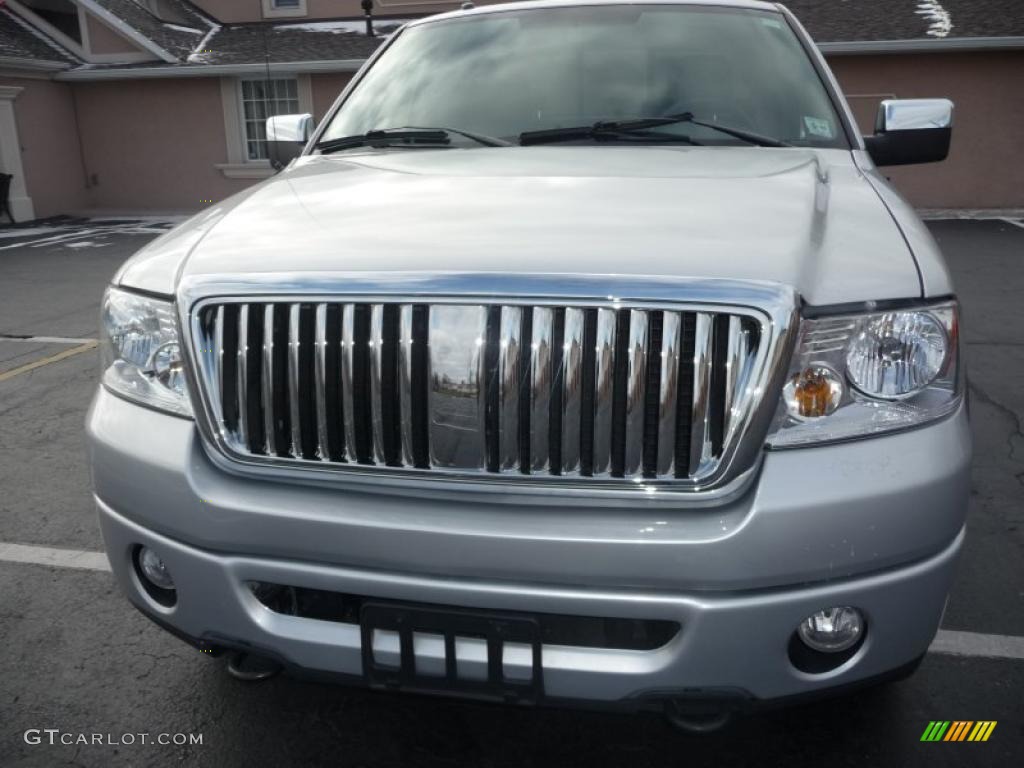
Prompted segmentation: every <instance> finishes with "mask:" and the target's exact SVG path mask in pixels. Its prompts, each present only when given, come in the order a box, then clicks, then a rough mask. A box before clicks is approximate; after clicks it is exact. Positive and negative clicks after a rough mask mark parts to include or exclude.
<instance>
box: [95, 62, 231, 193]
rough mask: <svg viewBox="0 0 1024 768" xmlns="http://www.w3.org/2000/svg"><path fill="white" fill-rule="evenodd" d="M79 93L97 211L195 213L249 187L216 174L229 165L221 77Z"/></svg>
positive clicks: (131, 83)
mask: <svg viewBox="0 0 1024 768" xmlns="http://www.w3.org/2000/svg"><path fill="white" fill-rule="evenodd" d="M75 87H76V92H77V95H78V113H79V124H80V126H81V132H82V144H83V146H84V147H85V165H86V168H87V169H88V173H89V176H90V178H91V179H92V178H93V177H95V184H94V185H93V186H92V188H91V189H90V194H89V204H90V206H91V207H93V208H109V209H138V210H142V209H150V210H179V209H191V210H195V209H199V208H202V207H203V206H204V205H207V204H208V203H204V202H203V201H206V200H214V201H216V200H220V199H222V198H224V197H227V196H228V195H231V194H233V193H234V192H237V191H239V190H241V189H244V188H245V187H246V186H247V184H248V182H245V181H240V180H233V179H227V178H225V177H224V175H223V174H222V173H221V172H220V171H219V170H218V169H217V168H215V167H214V165H215V164H216V163H224V162H226V160H227V145H226V142H225V136H224V111H223V109H222V107H221V98H220V83H219V81H218V79H217V78H215V77H197V78H188V79H178V80H121V81H112V82H101V83H82V84H78V85H76V86H75Z"/></svg>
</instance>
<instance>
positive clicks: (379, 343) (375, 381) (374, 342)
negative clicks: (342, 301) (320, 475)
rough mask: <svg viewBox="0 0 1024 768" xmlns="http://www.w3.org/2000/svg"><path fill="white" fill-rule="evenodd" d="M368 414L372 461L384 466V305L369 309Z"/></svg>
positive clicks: (375, 305) (376, 305)
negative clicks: (382, 370) (371, 433)
mask: <svg viewBox="0 0 1024 768" xmlns="http://www.w3.org/2000/svg"><path fill="white" fill-rule="evenodd" d="M369 360H370V413H371V414H372V424H373V427H372V428H373V460H374V461H375V462H376V463H377V464H384V463H385V461H386V457H385V456H384V421H383V414H384V411H383V405H382V400H381V386H380V380H381V368H382V366H383V361H384V305H383V304H374V305H373V306H371V307H370V341H369Z"/></svg>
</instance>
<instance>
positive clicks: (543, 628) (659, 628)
mask: <svg viewBox="0 0 1024 768" xmlns="http://www.w3.org/2000/svg"><path fill="white" fill-rule="evenodd" d="M249 587H250V589H251V590H252V592H253V594H254V595H255V596H256V598H257V599H258V600H259V601H260V602H261V603H262V604H263V605H264V606H266V607H267V608H269V609H270V610H272V611H274V612H275V613H283V614H286V615H289V616H298V617H300V618H304V619H317V620H319V621H335V622H341V623H344V624H359V623H360V613H361V610H362V607H363V604H364V603H368V602H372V603H374V604H380V602H381V601H379V600H377V599H376V598H369V597H363V596H360V595H350V594H346V593H343V592H331V591H327V590H322V589H308V588H305V587H290V586H285V585H282V584H271V583H268V582H263V581H260V582H250V584H249ZM422 607H423V608H425V609H431V610H437V611H444V610H452V611H459V610H465V609H464V608H453V607H451V606H439V605H426V604H424V605H423V606H422ZM481 610H483V609H481ZM503 613H504V614H507V615H510V616H517V615H518V616H520V617H522V618H530V619H533V620H535V621H536V622H537V623H538V625H539V626H540V635H541V642H543V643H544V644H545V645H568V646H577V647H584V648H619V649H622V650H630V651H653V650H655V649H657V648H661V647H662V646H664V645H666V644H667V643H668V642H669V641H670V640H672V638H673V637H675V636H676V635H677V634H678V633H679V630H680V624H679V623H678V622H675V621H666V620H661V619H617V618H599V617H595V616H570V615H563V614H554V613H523V612H519V613H515V612H509V611H504V612H503Z"/></svg>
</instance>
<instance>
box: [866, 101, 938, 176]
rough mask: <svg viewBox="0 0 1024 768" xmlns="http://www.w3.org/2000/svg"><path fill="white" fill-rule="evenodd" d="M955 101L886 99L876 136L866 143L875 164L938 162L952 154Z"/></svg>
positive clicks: (877, 121) (880, 107)
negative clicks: (950, 150) (951, 141)
mask: <svg viewBox="0 0 1024 768" xmlns="http://www.w3.org/2000/svg"><path fill="white" fill-rule="evenodd" d="M952 134H953V102H952V101H950V100H949V99H886V100H885V101H883V102H882V103H881V104H880V105H879V107H878V119H877V120H876V122H875V135H874V136H867V137H865V139H864V143H865V145H866V146H867V150H868V154H870V155H871V159H872V160H874V161H875V165H911V164H913V163H935V162H938V161H940V160H945V159H946V156H947V155H948V154H949V142H950V138H951V137H952Z"/></svg>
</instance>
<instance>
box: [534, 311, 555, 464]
mask: <svg viewBox="0 0 1024 768" xmlns="http://www.w3.org/2000/svg"><path fill="white" fill-rule="evenodd" d="M554 322H555V311H554V309H552V308H550V307H534V309H533V337H532V338H531V339H530V382H529V387H530V471H531V472H546V471H547V469H548V462H549V460H550V458H551V456H550V452H549V443H548V428H549V427H550V412H551V379H552V376H553V371H552V370H551V334H552V332H553V329H554Z"/></svg>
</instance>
